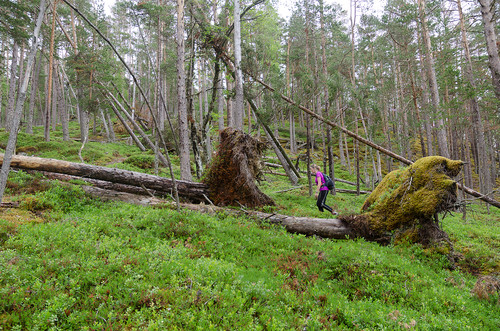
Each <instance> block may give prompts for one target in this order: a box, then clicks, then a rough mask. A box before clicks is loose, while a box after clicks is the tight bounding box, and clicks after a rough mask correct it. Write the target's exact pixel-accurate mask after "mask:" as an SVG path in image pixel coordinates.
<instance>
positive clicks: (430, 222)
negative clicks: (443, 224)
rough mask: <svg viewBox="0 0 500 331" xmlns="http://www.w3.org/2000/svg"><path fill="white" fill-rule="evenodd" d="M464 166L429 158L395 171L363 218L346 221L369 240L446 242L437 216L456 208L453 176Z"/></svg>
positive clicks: (367, 203) (367, 205)
mask: <svg viewBox="0 0 500 331" xmlns="http://www.w3.org/2000/svg"><path fill="white" fill-rule="evenodd" d="M462 166H463V162H462V161H459V160H450V159H447V158H445V157H441V156H429V157H424V158H421V159H419V160H417V161H416V162H415V163H413V164H412V165H410V166H408V167H406V168H403V169H399V170H395V171H392V172H390V173H389V174H388V175H387V176H385V177H384V179H383V180H382V181H381V182H380V184H379V185H378V186H377V187H376V188H375V190H374V191H373V192H372V194H370V195H369V196H368V198H367V199H366V200H365V202H364V204H363V207H362V208H361V209H362V213H361V215H357V216H350V217H349V218H348V219H344V220H345V221H346V222H348V223H349V224H350V226H351V227H352V228H353V230H354V231H356V232H357V233H358V235H359V236H363V237H365V238H366V239H371V240H377V241H381V242H386V241H389V240H393V241H394V240H395V241H398V240H406V241H410V242H419V243H422V244H425V245H429V244H433V243H436V242H441V241H443V240H445V241H446V239H447V235H446V233H444V232H443V231H442V230H440V228H439V226H438V224H437V214H438V213H440V212H445V211H449V210H453V209H455V208H456V201H457V183H456V182H455V181H454V180H453V177H455V176H457V175H458V173H459V172H460V170H461V169H462Z"/></svg>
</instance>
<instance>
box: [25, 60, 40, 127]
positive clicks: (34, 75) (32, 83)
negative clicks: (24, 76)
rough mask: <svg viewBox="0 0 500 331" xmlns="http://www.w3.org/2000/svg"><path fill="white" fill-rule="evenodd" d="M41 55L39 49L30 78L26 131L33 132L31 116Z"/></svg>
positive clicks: (33, 111)
mask: <svg viewBox="0 0 500 331" xmlns="http://www.w3.org/2000/svg"><path fill="white" fill-rule="evenodd" d="M42 56H43V52H42V51H40V56H39V57H38V61H36V64H35V66H36V67H35V70H34V71H33V77H32V80H31V93H30V103H29V107H28V114H27V115H28V116H27V119H26V133H28V134H33V118H34V114H35V101H36V98H37V95H38V81H39V78H40V68H41V67H42Z"/></svg>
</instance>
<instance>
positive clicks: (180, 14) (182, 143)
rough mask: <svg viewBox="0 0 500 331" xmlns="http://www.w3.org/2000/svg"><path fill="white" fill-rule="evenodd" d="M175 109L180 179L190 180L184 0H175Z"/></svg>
mask: <svg viewBox="0 0 500 331" xmlns="http://www.w3.org/2000/svg"><path fill="white" fill-rule="evenodd" d="M177 111H178V116H179V117H178V121H179V159H180V168H181V180H189V181H190V180H191V178H192V176H191V165H190V160H189V129H188V121H187V105H186V73H185V70H184V0H177Z"/></svg>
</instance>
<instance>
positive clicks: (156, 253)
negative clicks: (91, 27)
mask: <svg viewBox="0 0 500 331" xmlns="http://www.w3.org/2000/svg"><path fill="white" fill-rule="evenodd" d="M2 141H3V140H2ZM21 142H23V143H26V144H27V145H29V146H31V147H36V148H37V149H36V151H35V149H34V151H35V152H34V155H37V156H46V155H53V156H55V158H58V159H63V158H66V159H73V158H74V155H73V153H75V151H76V150H75V149H74V148H75V146H76V147H78V146H79V144H78V143H76V144H75V145H74V146H72V145H73V143H63V142H62V141H58V140H57V139H54V141H52V142H50V143H49V144H42V143H40V139H39V137H38V142H37V140H36V139H31V138H30V137H23V138H22V139H21ZM42 147H43V148H42ZM49 147H50V148H56V149H57V148H59V150H60V151H67V153H65V155H59V154H56V153H55V152H54V151H51V150H50V148H49ZM88 147H89V150H88V151H92V150H95V151H94V154H88V157H89V158H92V157H94V158H95V159H94V161H95V163H96V164H106V165H109V166H117V167H124V168H127V167H129V169H130V170H131V169H134V170H136V171H145V170H147V171H150V169H149V168H147V166H148V163H147V162H146V161H147V160H150V155H149V154H146V153H144V154H141V153H139V152H137V150H135V149H134V148H133V147H130V146H126V145H122V144H109V145H108V144H100V143H92V144H89V146H88ZM65 148H67V149H65ZM86 149H87V146H86ZM84 151H85V150H84ZM51 153H54V154H51ZM92 155H93V156H92ZM127 158H129V159H130V160H134V161H133V162H132V161H130V162H127V163H123V162H122V161H123V160H125V159H127ZM171 159H172V160H173V164H174V172H175V173H177V174H178V171H179V169H178V158H177V157H171ZM143 161H144V162H143ZM108 162H111V163H108ZM145 165H146V166H145ZM336 174H337V175H339V176H341V177H342V178H343V179H347V180H351V181H354V178H352V177H350V175H349V174H348V172H344V170H343V169H341V168H340V167H339V169H336ZM344 176H345V177H344ZM299 185H302V187H301V188H299V189H295V190H290V191H286V192H279V191H283V190H286V189H289V188H290V184H289V183H288V182H287V180H286V178H284V177H282V176H274V175H266V180H265V181H264V182H262V183H261V185H260V188H261V189H262V191H263V192H264V193H266V194H268V195H269V196H271V197H272V198H273V199H274V200H275V201H276V206H273V207H269V208H264V210H265V211H268V212H277V213H282V214H289V215H296V216H309V217H329V216H330V215H327V214H326V213H320V212H319V211H317V208H316V202H315V200H314V197H310V196H309V191H308V188H307V179H306V178H301V179H300V181H299ZM345 187H346V188H350V187H347V186H345ZM8 194H9V195H10V196H9V197H8V198H12V199H15V200H17V201H19V203H20V207H19V208H16V209H2V210H0V329H7V330H35V329H84V330H90V329H148V330H163V329H169V330H193V329H203V330H205V329H227V330H242V329H245V330H246V329H249V330H254V329H256V330H261V329H273V330H298V329H301V330H302V329H306V328H307V329H312V330H320V329H365V330H376V329H389V330H393V329H404V328H414V329H419V330H429V329H443V330H447V329H456V330H462V329H484V330H493V329H497V328H498V325H500V317H499V316H500V305H499V304H498V294H489V296H487V297H486V296H484V295H482V296H479V295H478V294H477V293H479V292H478V290H477V289H475V284H476V282H477V279H478V277H479V276H481V275H485V274H490V275H494V274H495V273H498V272H499V269H498V264H499V260H498V259H499V258H498V256H499V254H498V249H499V247H500V244H499V242H500V237H499V231H498V220H499V219H500V213H499V211H498V210H497V209H492V210H491V211H490V213H488V212H487V211H486V209H485V208H484V206H480V205H473V206H471V207H470V209H469V210H468V214H467V219H466V220H462V217H461V216H462V215H460V214H453V215H447V217H446V218H444V219H443V220H442V221H441V223H442V226H443V228H444V230H445V231H446V232H447V233H448V234H449V235H450V239H451V240H452V242H453V244H454V246H455V250H456V251H457V252H458V253H459V254H461V255H462V258H461V259H460V260H459V263H458V268H456V269H455V270H450V268H449V266H450V263H449V261H448V259H447V258H446V257H445V256H443V255H440V254H437V253H436V252H433V251H428V250H425V249H423V248H422V247H421V246H420V245H410V244H401V245H397V246H380V245H378V244H375V243H371V242H366V241H364V240H323V239H320V238H316V237H313V236H311V237H306V236H303V235H294V234H290V233H287V232H286V231H285V230H283V229H282V228H281V227H278V226H274V225H271V224H267V223H265V222H264V223H257V222H254V221H252V220H249V219H247V218H246V217H234V216H231V215H229V214H228V213H224V212H221V213H217V214H213V215H208V214H200V213H196V212H186V211H181V212H177V211H176V210H172V209H168V208H163V209H161V208H152V207H139V206H134V205H129V204H126V203H103V202H100V201H98V200H95V199H92V198H90V197H88V196H87V195H86V194H85V193H84V192H83V191H82V190H81V189H80V188H78V186H66V185H62V184H48V183H46V182H44V181H43V178H41V177H40V176H35V175H31V174H27V173H24V172H21V171H20V172H11V175H10V176H9V185H8ZM364 199H365V196H355V195H352V194H338V195H337V196H332V195H329V197H328V200H327V201H328V203H329V204H330V205H331V206H333V207H334V208H335V209H337V210H338V211H340V212H341V213H343V214H348V213H358V212H359V210H360V208H361V205H362V204H363V202H364Z"/></svg>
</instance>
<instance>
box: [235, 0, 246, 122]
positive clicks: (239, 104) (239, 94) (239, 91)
mask: <svg viewBox="0 0 500 331" xmlns="http://www.w3.org/2000/svg"><path fill="white" fill-rule="evenodd" d="M240 23H241V20H240V0H234V60H235V61H234V70H235V74H236V77H235V78H236V79H235V85H236V86H235V97H234V109H233V120H234V123H233V124H234V128H235V129H237V130H240V131H241V130H243V112H244V104H243V102H244V100H243V73H242V71H241V24H240Z"/></svg>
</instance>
